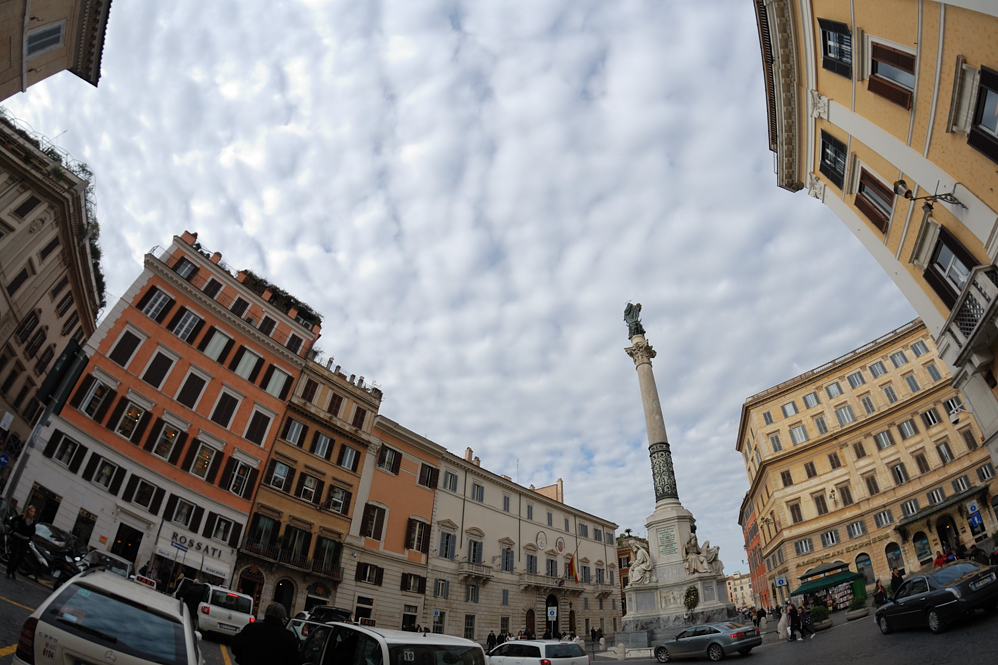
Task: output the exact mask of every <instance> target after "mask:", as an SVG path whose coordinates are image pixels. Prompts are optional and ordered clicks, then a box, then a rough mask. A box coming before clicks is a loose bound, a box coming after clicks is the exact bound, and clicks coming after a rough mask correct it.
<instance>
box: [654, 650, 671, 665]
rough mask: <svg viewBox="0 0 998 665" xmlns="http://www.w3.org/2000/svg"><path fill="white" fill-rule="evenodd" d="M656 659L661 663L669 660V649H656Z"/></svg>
mask: <svg viewBox="0 0 998 665" xmlns="http://www.w3.org/2000/svg"><path fill="white" fill-rule="evenodd" d="M655 659H656V660H657V661H658V662H660V663H668V662H669V650H668V649H666V648H665V647H659V648H657V649H655Z"/></svg>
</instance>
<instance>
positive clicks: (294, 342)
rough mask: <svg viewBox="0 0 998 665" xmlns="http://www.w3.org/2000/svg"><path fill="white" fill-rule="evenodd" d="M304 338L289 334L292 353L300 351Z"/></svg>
mask: <svg viewBox="0 0 998 665" xmlns="http://www.w3.org/2000/svg"><path fill="white" fill-rule="evenodd" d="M301 343H302V338H301V337H299V336H298V335H296V334H294V333H291V334H290V335H288V341H287V342H286V343H285V344H284V346H285V347H286V348H288V349H289V350H290V351H291V353H298V349H300V348H301ZM354 427H360V425H354Z"/></svg>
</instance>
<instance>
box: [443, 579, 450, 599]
mask: <svg viewBox="0 0 998 665" xmlns="http://www.w3.org/2000/svg"><path fill="white" fill-rule="evenodd" d="M444 598H450V580H444Z"/></svg>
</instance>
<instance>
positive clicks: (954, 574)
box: [932, 563, 979, 584]
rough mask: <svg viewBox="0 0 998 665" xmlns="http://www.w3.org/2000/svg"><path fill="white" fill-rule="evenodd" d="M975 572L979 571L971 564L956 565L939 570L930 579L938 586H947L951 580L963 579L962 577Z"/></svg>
mask: <svg viewBox="0 0 998 665" xmlns="http://www.w3.org/2000/svg"><path fill="white" fill-rule="evenodd" d="M977 570H979V569H978V567H977V566H975V565H974V564H972V563H956V564H953V565H952V566H947V567H946V568H944V569H943V570H940V571H939V572H937V573H936V574H935V575H933V576H932V579H934V580H935V581H936V582H937V583H938V584H949V583H950V582H952V581H953V580H955V579H957V578H959V577H963V576H964V575H969V574H970V573H973V572H976V571H977Z"/></svg>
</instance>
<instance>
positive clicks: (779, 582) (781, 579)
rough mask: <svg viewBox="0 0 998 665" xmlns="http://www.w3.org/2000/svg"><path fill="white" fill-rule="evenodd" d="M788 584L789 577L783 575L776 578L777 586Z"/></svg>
mask: <svg viewBox="0 0 998 665" xmlns="http://www.w3.org/2000/svg"><path fill="white" fill-rule="evenodd" d="M786 585H787V578H785V577H783V576H780V577H777V578H776V586H786Z"/></svg>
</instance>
